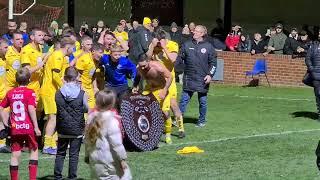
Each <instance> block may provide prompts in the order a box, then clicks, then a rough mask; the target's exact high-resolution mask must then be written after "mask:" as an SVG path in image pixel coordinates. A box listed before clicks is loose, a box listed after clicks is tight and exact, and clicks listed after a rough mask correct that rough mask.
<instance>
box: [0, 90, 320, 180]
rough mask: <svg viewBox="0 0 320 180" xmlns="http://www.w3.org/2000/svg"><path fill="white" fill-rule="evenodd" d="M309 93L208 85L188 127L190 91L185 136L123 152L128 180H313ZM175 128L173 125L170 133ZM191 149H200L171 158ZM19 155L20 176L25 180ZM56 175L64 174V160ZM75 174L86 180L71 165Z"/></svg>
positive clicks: (45, 170) (4, 161)
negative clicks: (201, 113)
mask: <svg viewBox="0 0 320 180" xmlns="http://www.w3.org/2000/svg"><path fill="white" fill-rule="evenodd" d="M315 111H316V108H315V101H314V95H313V90H312V89H310V88H268V87H258V88H243V87H233V86H224V85H213V86H212V87H211V90H210V92H209V95H208V114H207V120H208V123H207V126H205V127H204V128H201V129H199V128H195V124H194V123H195V121H196V119H197V117H198V102H197V95H196V94H195V95H194V97H193V99H192V101H191V103H190V104H189V106H188V110H187V112H186V114H185V116H186V118H185V128H186V133H187V137H186V138H185V139H182V140H181V139H177V138H176V137H173V144H172V145H166V144H164V143H161V144H160V148H159V149H157V150H155V151H152V152H139V153H138V152H129V153H128V155H129V159H128V162H129V165H130V168H131V171H132V174H133V177H134V179H139V180H142V179H145V180H151V179H163V180H169V179H173V180H179V179H181V180H182V179H184V180H186V179H197V180H198V179H210V180H211V179H223V180H229V179H230V180H233V179H241V180H242V179H243V180H248V179H272V180H273V179H290V180H291V179H297V180H304V179H306V180H309V179H319V175H320V174H319V172H318V170H317V167H316V165H315V153H314V151H315V148H316V146H317V143H318V141H319V139H320V123H319V121H317V119H316V114H314V113H313V112H315ZM174 133H177V129H176V128H175V132H174ZM193 145H196V146H198V147H199V148H201V149H203V150H204V151H205V152H204V153H201V154H189V155H179V154H177V153H176V152H177V150H179V149H181V148H183V147H185V146H193ZM27 155H28V154H27V153H24V154H23V157H22V162H21V165H20V166H19V169H20V178H21V179H28V171H27V163H28V160H27V159H28V156H27ZM39 158H40V160H39V172H38V177H39V178H40V179H41V178H42V179H46V178H45V177H49V176H51V175H52V174H53V166H54V157H52V156H47V155H40V157H39ZM9 159H10V154H0V179H1V180H2V179H8V176H9V168H8V166H9ZM64 172H65V173H64V174H65V175H66V173H67V161H66V163H65V168H64ZM78 176H79V178H82V179H90V173H89V168H88V166H87V165H86V164H85V163H84V162H83V151H82V152H81V158H80V162H79V170H78Z"/></svg>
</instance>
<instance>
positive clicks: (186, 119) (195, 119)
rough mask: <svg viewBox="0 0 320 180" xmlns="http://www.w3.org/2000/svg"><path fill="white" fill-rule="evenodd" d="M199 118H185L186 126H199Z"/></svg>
mask: <svg viewBox="0 0 320 180" xmlns="http://www.w3.org/2000/svg"><path fill="white" fill-rule="evenodd" d="M197 121H198V118H195V117H188V116H187V117H183V123H184V124H186V123H188V124H197Z"/></svg>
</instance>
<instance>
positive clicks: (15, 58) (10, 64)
mask: <svg viewBox="0 0 320 180" xmlns="http://www.w3.org/2000/svg"><path fill="white" fill-rule="evenodd" d="M20 67H21V53H20V52H19V51H18V50H17V49H16V48H14V47H13V46H9V47H8V51H7V53H6V70H7V72H6V80H7V85H8V86H9V87H10V88H14V87H17V86H18V84H17V82H16V73H17V70H18V69H19V68H20Z"/></svg>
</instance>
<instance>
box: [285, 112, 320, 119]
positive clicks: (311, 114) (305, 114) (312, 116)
mask: <svg viewBox="0 0 320 180" xmlns="http://www.w3.org/2000/svg"><path fill="white" fill-rule="evenodd" d="M291 115H292V116H293V118H297V117H304V118H308V119H313V120H318V113H315V112H310V111H297V112H294V113H291Z"/></svg>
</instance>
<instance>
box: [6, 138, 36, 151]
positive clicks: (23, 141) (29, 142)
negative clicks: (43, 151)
mask: <svg viewBox="0 0 320 180" xmlns="http://www.w3.org/2000/svg"><path fill="white" fill-rule="evenodd" d="M24 145H25V147H27V148H29V149H30V150H34V151H35V150H37V149H38V143H37V138H36V136H35V134H21V135H13V136H11V151H12V152H15V151H21V150H22V149H23V147H24Z"/></svg>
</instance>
